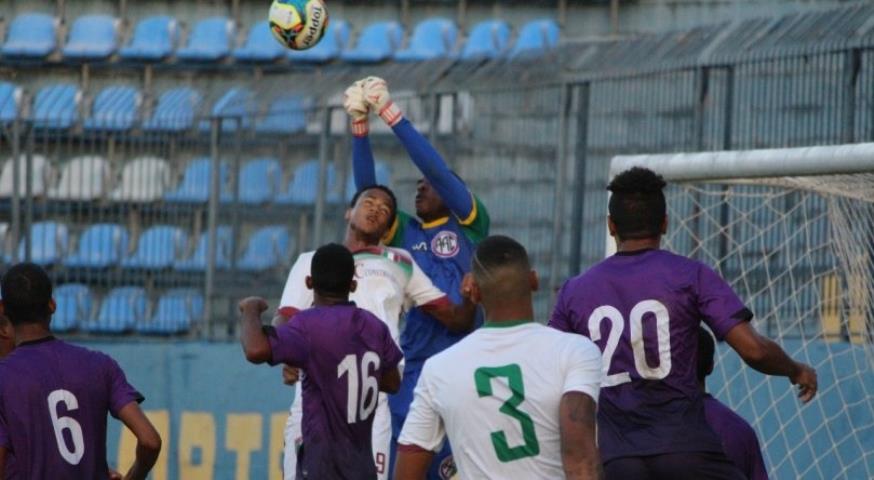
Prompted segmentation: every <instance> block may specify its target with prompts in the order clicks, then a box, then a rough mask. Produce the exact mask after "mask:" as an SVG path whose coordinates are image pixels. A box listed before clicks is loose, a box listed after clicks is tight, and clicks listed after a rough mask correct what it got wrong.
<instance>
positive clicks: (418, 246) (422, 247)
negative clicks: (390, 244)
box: [412, 242, 428, 252]
mask: <svg viewBox="0 0 874 480" xmlns="http://www.w3.org/2000/svg"><path fill="white" fill-rule="evenodd" d="M412 250H413V251H414V252H421V251H423V250H425V251H427V250H428V244H427V243H425V242H419V243H417V244H415V245H413V248H412Z"/></svg>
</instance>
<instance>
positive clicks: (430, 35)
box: [394, 18, 458, 62]
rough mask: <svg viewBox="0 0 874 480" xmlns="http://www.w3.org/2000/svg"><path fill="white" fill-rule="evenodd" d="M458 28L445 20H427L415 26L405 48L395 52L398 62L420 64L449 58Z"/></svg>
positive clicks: (456, 38) (456, 37) (453, 47)
mask: <svg viewBox="0 0 874 480" xmlns="http://www.w3.org/2000/svg"><path fill="white" fill-rule="evenodd" d="M457 40H458V27H457V26H455V22H453V21H452V20H447V19H445V18H429V19H428V20H425V21H423V22H421V23H419V24H418V25H417V26H416V29H415V31H413V36H412V38H410V44H409V46H408V47H407V48H405V49H403V50H400V51H398V52H395V56H394V59H395V61H398V62H420V61H424V60H433V59H435V58H443V57H447V56H449V55H450V54H451V53H452V52H453V50H455V43H456V41H457Z"/></svg>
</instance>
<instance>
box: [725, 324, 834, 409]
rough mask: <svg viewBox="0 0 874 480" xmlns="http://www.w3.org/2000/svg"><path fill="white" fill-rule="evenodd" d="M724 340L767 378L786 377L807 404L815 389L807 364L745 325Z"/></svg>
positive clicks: (815, 383)
mask: <svg viewBox="0 0 874 480" xmlns="http://www.w3.org/2000/svg"><path fill="white" fill-rule="evenodd" d="M725 341H726V342H728V344H729V345H731V348H733V349H734V351H736V352H737V353H738V355H740V357H741V358H742V359H743V361H744V362H746V364H747V365H749V366H750V367H752V368H754V369H756V370H758V371H759V372H762V373H764V374H766V375H779V376H782V377H787V378H789V381H790V382H792V384H793V385H798V398H800V399H801V401H802V402H804V403H807V402H809V401H810V400H812V399H813V397H814V396H815V395H816V390H817V379H816V371H815V370H814V369H813V368H811V367H810V366H809V365H806V364H804V363H801V362H796V361H795V360H793V359H792V358H791V357H789V355H787V354H786V352H784V351H783V349H782V348H780V346H779V345H777V344H776V343H774V342H773V341H772V340H771V339H769V338H767V337H765V336H762V335H760V334H759V333H758V332H756V330H755V329H754V328H753V326H752V325H750V324H749V323H748V322H742V323H740V324H738V325H737V326H735V327H734V328H732V329H731V330H729V331H728V334H726V335H725Z"/></svg>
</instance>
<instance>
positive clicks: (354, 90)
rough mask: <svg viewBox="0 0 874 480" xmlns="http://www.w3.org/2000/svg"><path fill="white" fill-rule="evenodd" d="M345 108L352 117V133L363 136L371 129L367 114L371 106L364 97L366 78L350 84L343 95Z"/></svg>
mask: <svg viewBox="0 0 874 480" xmlns="http://www.w3.org/2000/svg"><path fill="white" fill-rule="evenodd" d="M343 108H345V109H346V113H348V114H349V118H351V119H352V134H353V135H355V136H356V137H363V136H365V135H367V133H368V132H369V131H370V125H369V122H368V120H367V116H368V114H369V113H370V106H369V105H368V104H367V101H365V99H364V80H358V81H357V82H355V83H353V84H352V85H349V88H347V89H346V92H345V93H344V96H343Z"/></svg>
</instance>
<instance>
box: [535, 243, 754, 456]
mask: <svg viewBox="0 0 874 480" xmlns="http://www.w3.org/2000/svg"><path fill="white" fill-rule="evenodd" d="M751 318H752V312H750V311H749V310H748V309H747V308H745V307H744V304H743V303H742V302H741V300H740V299H739V298H738V297H737V295H736V294H735V293H734V291H732V289H731V287H730V286H729V285H728V284H727V283H726V282H725V281H724V280H723V279H722V278H720V277H719V275H717V274H716V272H714V271H713V270H712V269H710V268H709V267H707V266H706V265H704V264H702V263H700V262H698V261H695V260H691V259H689V258H686V257H683V256H680V255H676V254H673V253H670V252H667V251H664V250H652V249H650V250H640V251H635V252H627V253H618V254H616V255H613V256H611V257H609V258H607V259H605V260H603V261H602V262H600V263H598V264H597V265H595V266H594V267H592V268H591V269H589V270H588V271H587V272H585V273H583V274H582V275H579V276H577V277H574V278H572V279H570V280H568V281H567V283H565V285H564V286H563V287H562V289H561V292H560V293H559V296H558V299H557V301H556V306H555V310H554V311H553V315H552V319H551V320H550V326H552V327H554V328H557V329H559V330H562V331H566V332H574V333H578V334H581V335H584V336H586V337H589V338H591V339H592V340H593V341H594V342H595V343H596V344H597V345H598V346H599V347H600V349H601V352H602V362H603V373H604V383H603V384H602V390H601V402H600V404H599V408H598V446H599V448H600V450H601V459H602V461H603V462H604V463H606V462H608V461H610V460H612V459H615V458H619V457H636V456H648V455H659V454H665V453H683V452H721V451H722V446H721V444H720V441H719V438H718V437H717V436H716V434H715V433H714V432H713V430H711V429H710V427H709V426H708V425H707V421H706V418H705V416H704V403H703V402H704V400H703V398H704V397H703V393H702V392H701V391H700V389H699V386H698V379H697V365H698V328H699V325H700V323H701V321H704V322H705V323H706V324H707V325H708V326H709V327H710V329H711V330H712V331H713V333H714V334H715V335H716V338H717V339H718V340H722V339H723V338H724V336H725V335H726V334H727V333H728V331H729V330H731V329H732V328H734V327H735V326H736V325H737V324H739V323H741V322H744V321H748V320H750V319H751Z"/></svg>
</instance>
